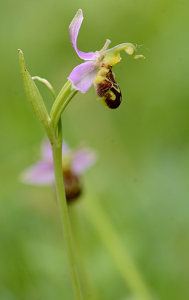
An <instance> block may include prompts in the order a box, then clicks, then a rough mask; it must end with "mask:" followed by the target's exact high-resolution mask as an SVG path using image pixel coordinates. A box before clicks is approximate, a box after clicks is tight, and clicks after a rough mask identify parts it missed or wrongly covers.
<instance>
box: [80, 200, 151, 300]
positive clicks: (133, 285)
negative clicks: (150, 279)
mask: <svg viewBox="0 0 189 300" xmlns="http://www.w3.org/2000/svg"><path fill="white" fill-rule="evenodd" d="M85 209H86V215H87V217H88V219H89V221H90V222H91V223H92V224H93V226H94V228H95V230H96V231H97V232H98V234H99V236H100V238H101V240H102V242H103V244H104V246H105V247H106V249H107V250H108V252H109V254H110V255H111V257H112V259H113V260H114V263H115V265H116V267H117V269H118V270H119V272H120V274H121V275H122V277H123V279H124V281H125V283H126V285H127V286H128V287H129V288H130V290H131V291H132V293H133V295H135V296H136V299H142V300H152V299H153V296H152V295H151V293H150V291H149V290H148V288H147V286H146V284H145V282H144V281H143V279H142V277H141V275H140V272H139V270H138V269H137V266H136V265H135V263H134V261H133V260H132V258H131V257H130V255H129V252H128V250H127V248H126V247H125V245H123V243H122V242H121V240H120V238H119V235H118V233H117V232H116V230H115V228H114V226H113V225H112V223H111V221H110V220H109V218H108V215H106V213H105V212H104V211H103V208H102V207H101V206H100V205H99V204H98V201H97V199H94V197H93V196H92V197H91V199H90V200H88V201H86V203H85Z"/></svg>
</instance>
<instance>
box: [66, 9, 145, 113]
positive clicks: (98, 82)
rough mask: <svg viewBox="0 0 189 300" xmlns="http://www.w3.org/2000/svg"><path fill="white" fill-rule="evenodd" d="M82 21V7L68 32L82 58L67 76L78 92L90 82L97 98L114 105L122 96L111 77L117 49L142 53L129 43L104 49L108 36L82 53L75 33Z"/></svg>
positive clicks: (86, 87)
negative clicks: (99, 45)
mask: <svg viewBox="0 0 189 300" xmlns="http://www.w3.org/2000/svg"><path fill="white" fill-rule="evenodd" d="M82 21H83V13H82V10H81V9H79V10H78V12H77V13H76V15H75V17H74V18H73V20H72V22H71V24H70V26H69V32H70V39H71V43H72V46H73V48H74V50H75V52H76V53H77V55H78V56H79V57H80V58H81V59H83V60H84V61H85V62H84V63H82V64H80V65H78V66H76V67H75V68H74V69H73V71H72V72H71V74H70V75H69V77H68V79H69V80H70V81H71V82H72V84H73V86H74V87H75V88H76V89H77V90H79V91H81V92H82V93H85V92H87V91H88V89H89V88H90V87H91V86H92V84H94V85H95V88H96V92H97V94H98V96H99V97H100V99H102V100H103V101H104V103H105V104H106V105H107V106H108V107H109V108H117V107H118V106H119V105H120V103H121V99H122V96H121V91H120V88H119V86H118V84H117V83H116V81H115V78H114V74H113V73H112V66H114V65H116V64H117V63H118V62H120V60H121V57H120V51H122V50H124V51H125V52H126V53H127V54H129V55H132V56H133V57H134V58H139V57H143V56H142V55H135V51H136V49H135V46H134V45H133V44H131V43H124V44H120V45H117V46H115V47H113V48H111V49H109V50H107V48H108V46H109V44H110V40H108V39H107V40H106V42H105V45H104V47H103V48H102V49H101V50H100V51H96V52H87V53H85V52H82V51H80V50H78V48H77V37H78V34H79V30H80V27H81V24H82Z"/></svg>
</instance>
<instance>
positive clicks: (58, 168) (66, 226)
mask: <svg viewBox="0 0 189 300" xmlns="http://www.w3.org/2000/svg"><path fill="white" fill-rule="evenodd" d="M52 150H53V160H54V172H55V182H56V193H57V200H58V206H59V210H60V217H61V222H62V228H63V233H64V240H65V244H66V248H67V254H68V258H69V265H70V271H71V276H72V283H73V287H74V291H75V296H76V299H77V300H82V299H83V297H82V295H81V289H80V283H79V278H78V274H77V268H76V263H75V258H74V250H73V243H72V234H71V226H70V219H69V214H68V208H67V202H66V195H65V189H64V180H63V172H62V143H59V145H58V146H57V145H53V146H52Z"/></svg>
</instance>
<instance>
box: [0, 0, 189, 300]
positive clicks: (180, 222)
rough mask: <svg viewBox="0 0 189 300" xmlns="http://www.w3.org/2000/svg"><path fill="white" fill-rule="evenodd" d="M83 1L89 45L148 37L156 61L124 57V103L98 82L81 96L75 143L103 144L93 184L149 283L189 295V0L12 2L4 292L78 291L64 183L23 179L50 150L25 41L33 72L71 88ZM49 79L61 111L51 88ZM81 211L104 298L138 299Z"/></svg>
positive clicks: (3, 162)
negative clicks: (36, 109) (102, 98)
mask: <svg viewBox="0 0 189 300" xmlns="http://www.w3.org/2000/svg"><path fill="white" fill-rule="evenodd" d="M78 8H82V9H83V12H84V16H85V20H84V23H83V26H82V29H81V31H80V35H79V40H78V46H79V48H80V49H81V50H83V51H92V50H98V49H100V48H101V47H102V45H103V44H104V41H105V39H106V38H109V39H111V40H112V46H114V45H116V44H119V43H123V42H133V43H135V44H137V45H138V53H139V54H140V53H142V54H144V55H145V56H146V60H145V61H144V60H137V61H135V60H133V59H132V58H131V57H129V56H127V55H126V54H125V53H122V58H123V59H122V62H121V63H120V64H119V65H117V66H116V67H115V68H114V72H115V73H116V79H117V81H118V83H119V85H120V87H121V89H122V94H123V102H122V104H121V106H120V108H119V109H117V110H115V111H111V110H108V109H106V108H105V107H104V106H103V104H102V103H100V102H98V101H96V98H97V96H96V93H95V91H94V88H91V89H90V91H89V92H88V93H86V94H85V95H82V94H78V95H77V96H76V97H75V98H74V99H73V101H72V102H71V104H70V106H69V108H68V109H67V111H66V113H65V115H64V119H63V126H64V136H65V139H66V140H67V142H68V143H69V144H70V145H71V146H73V147H75V146H77V145H78V144H80V143H81V142H84V143H85V144H87V145H89V146H90V147H93V148H94V149H96V150H97V151H98V154H99V161H98V163H97V165H96V166H95V167H94V168H93V169H91V170H89V171H88V172H87V174H86V175H85V186H89V185H90V187H92V193H93V194H95V195H94V197H96V198H97V199H98V201H100V203H101V205H102V206H103V208H104V210H105V211H106V213H107V214H108V215H109V217H110V220H111V222H112V224H113V225H114V226H115V228H116V230H117V231H118V233H119V235H120V238H121V240H122V242H123V244H124V245H125V246H127V248H128V249H129V252H130V253H131V255H132V257H133V259H134V260H135V262H136V264H137V265H138V267H139V269H140V272H141V274H142V276H143V278H144V279H145V281H146V283H147V285H148V286H149V288H150V289H151V290H152V291H153V293H155V294H156V295H157V297H158V299H162V300H168V299H170V300H173V299H175V300H177V299H181V300H187V299H189V287H188V280H189V218H188V215H189V184H188V183H189V182H188V181H189V122H188V119H189V118H188V115H189V84H188V80H189V72H188V70H189V54H188V53H189V40H188V30H189V18H188V11H189V2H188V1H184V0H182V1H175V0H153V1H152V0H151V1H149V0H117V1H112V0H109V1H108V0H95V1H87V0H82V1H74V0H69V1H64V0H48V1H47V0H46V1H45V0H32V1H24V0H17V1H14V0H9V1H1V8H0V24H1V26H0V36H1V46H0V61H1V67H0V82H1V88H0V95H1V109H0V135H1V147H0V166H1V167H0V170H1V174H0V299H1V300H34V299H35V300H37V299H41V300H42V299H46V300H52V299H53V300H54V299H65V300H67V299H68V300H71V299H72V291H71V286H70V277H69V273H68V268H67V264H66V256H65V253H64V245H63V242H62V236H61V229H60V224H59V217H58V212H57V208H56V201H55V195H54V190H53V189H51V188H50V187H31V186H24V185H22V184H21V183H20V181H19V175H20V173H21V172H22V170H23V169H25V168H26V167H28V166H29V165H30V164H32V163H34V162H35V161H36V160H37V159H38V158H39V149H40V143H41V140H42V139H43V138H44V130H43V128H42V127H41V125H40V124H39V122H38V120H36V118H35V116H34V114H33V111H32V109H31V107H30V106H29V104H28V103H27V100H26V97H25V93H24V90H23V86H22V81H21V77H20V74H19V65H18V57H17V49H18V48H21V49H22V50H23V52H24V55H25V59H26V63H27V66H28V69H29V71H30V73H31V74H32V75H39V76H42V77H45V78H47V79H48V80H49V81H50V82H52V84H53V85H54V86H55V88H56V90H57V91H59V89H60V88H61V87H62V85H63V83H64V82H65V80H66V77H67V76H68V75H69V73H70V72H71V70H72V68H73V67H74V66H76V65H77V64H79V63H81V61H80V60H79V58H78V57H77V56H76V54H75V52H74V51H73V49H72V47H71V44H70V41H69V35H68V26H69V23H70V21H71V20H72V18H73V16H74V15H75V13H76V11H77V9H78ZM38 86H39V87H40V90H41V91H42V93H43V95H44V97H46V99H47V100H46V101H47V105H48V107H50V105H51V101H52V100H51V97H50V96H49V93H48V91H46V90H45V88H44V87H43V86H42V85H40V84H39V85H38ZM81 201H82V200H81ZM71 210H75V212H74V213H76V214H77V218H78V219H79V222H81V227H82V230H81V232H82V233H81V237H80V236H78V239H79V240H80V238H81V240H82V253H83V260H84V262H85V264H86V266H87V268H86V270H87V277H88V278H90V281H91V283H92V286H93V289H95V292H94V294H96V298H95V299H98V300H115V299H116V300H117V299H118V300H119V299H120V300H123V299H128V298H127V297H129V295H131V294H130V293H129V289H128V288H127V287H126V285H125V283H124V282H123V280H122V278H121V276H120V274H119V273H118V272H117V269H116V268H115V265H114V263H113V262H112V259H111V257H110V256H109V255H108V254H107V252H106V249H105V248H104V246H103V244H102V242H101V240H100V239H99V237H98V234H97V233H96V231H95V229H94V228H93V226H92V225H91V224H90V221H89V220H87V219H86V218H85V217H84V215H83V210H82V208H81V206H80V204H79V203H78V204H77V206H76V207H75V208H74V207H72V208H71ZM77 230H79V226H78V228H77ZM79 231H80V230H79ZM84 286H85V285H84ZM129 299H130V298H129Z"/></svg>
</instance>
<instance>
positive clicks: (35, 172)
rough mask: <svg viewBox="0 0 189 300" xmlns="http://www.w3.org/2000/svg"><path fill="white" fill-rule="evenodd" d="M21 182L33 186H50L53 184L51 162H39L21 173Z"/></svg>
mask: <svg viewBox="0 0 189 300" xmlns="http://www.w3.org/2000/svg"><path fill="white" fill-rule="evenodd" d="M21 180H22V181H23V182H24V183H28V184H34V185H49V184H52V183H53V182H54V168H53V161H52V162H47V161H39V162H38V163H36V164H35V165H33V166H31V167H29V168H28V169H26V171H24V172H23V173H22V175H21Z"/></svg>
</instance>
